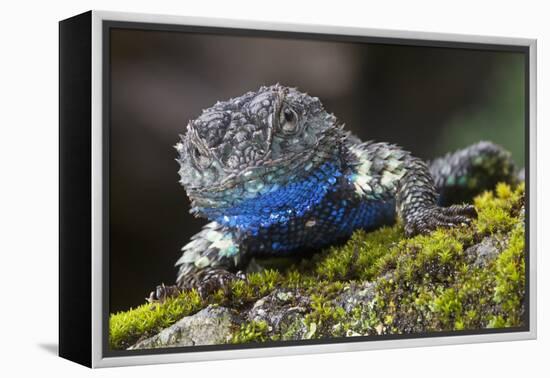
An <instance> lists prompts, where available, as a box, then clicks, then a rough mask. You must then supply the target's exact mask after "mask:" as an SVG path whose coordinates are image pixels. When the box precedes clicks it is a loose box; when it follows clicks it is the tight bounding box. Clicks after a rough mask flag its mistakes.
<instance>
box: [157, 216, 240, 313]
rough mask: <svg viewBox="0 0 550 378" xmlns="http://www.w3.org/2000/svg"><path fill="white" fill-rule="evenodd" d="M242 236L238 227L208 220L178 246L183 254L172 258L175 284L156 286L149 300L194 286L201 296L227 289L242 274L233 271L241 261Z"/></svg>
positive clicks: (168, 295)
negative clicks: (230, 226) (178, 257)
mask: <svg viewBox="0 0 550 378" xmlns="http://www.w3.org/2000/svg"><path fill="white" fill-rule="evenodd" d="M242 239H243V238H242V235H240V233H239V232H238V231H233V230H230V229H228V228H227V227H224V226H222V225H220V224H219V223H217V222H210V223H208V224H207V225H206V226H204V227H203V229H202V230H201V231H200V232H199V233H197V234H195V235H194V236H193V237H192V238H191V241H190V242H189V243H188V244H186V245H185V246H184V247H183V248H182V251H183V255H182V256H181V257H180V259H179V260H178V261H177V262H176V266H179V272H178V277H177V280H176V284H175V285H172V286H164V285H160V286H157V288H156V290H155V291H154V292H152V293H151V295H150V297H149V301H153V302H154V301H163V300H165V299H166V298H167V297H170V296H174V295H177V294H179V293H180V292H181V291H182V290H191V289H196V290H197V291H198V292H199V294H200V295H201V297H202V298H205V297H206V296H208V294H210V293H212V292H214V291H216V290H218V289H223V290H227V289H228V287H229V283H230V282H231V281H233V280H236V279H243V278H244V275H243V274H242V273H240V272H236V273H234V272H235V271H236V269H238V268H239V267H240V266H242V265H243V263H244V257H245V248H244V247H243V246H242V245H241V243H240V241H241V240H242Z"/></svg>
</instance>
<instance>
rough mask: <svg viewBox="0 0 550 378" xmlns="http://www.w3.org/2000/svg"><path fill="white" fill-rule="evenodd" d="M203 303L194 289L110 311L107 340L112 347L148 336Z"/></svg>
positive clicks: (118, 346) (191, 311)
mask: <svg viewBox="0 0 550 378" xmlns="http://www.w3.org/2000/svg"><path fill="white" fill-rule="evenodd" d="M202 306H203V303H202V301H201V298H200V296H199V294H198V293H197V291H195V290H193V291H189V292H185V293H182V294H181V295H180V296H178V297H177V298H169V299H167V300H166V302H164V303H163V304H144V305H141V306H139V307H137V308H135V309H131V310H129V311H125V312H119V313H116V314H113V315H111V317H110V319H109V344H110V346H111V348H113V349H122V348H127V347H129V346H130V345H132V344H133V343H135V342H136V341H137V340H138V339H140V338H142V337H147V336H152V335H153V334H154V333H156V332H158V331H160V330H161V329H163V328H166V327H168V326H170V325H172V324H173V323H175V322H176V321H178V320H179V319H181V318H182V317H184V316H187V315H190V314H192V313H194V312H197V311H198V310H200V309H201V308H202Z"/></svg>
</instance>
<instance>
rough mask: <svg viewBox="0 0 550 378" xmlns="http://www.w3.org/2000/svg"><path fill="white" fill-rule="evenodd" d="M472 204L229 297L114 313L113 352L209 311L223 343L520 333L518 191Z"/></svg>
mask: <svg viewBox="0 0 550 378" xmlns="http://www.w3.org/2000/svg"><path fill="white" fill-rule="evenodd" d="M474 204H475V207H476V209H477V211H478V218H477V219H476V220H475V221H474V222H472V224H471V225H469V226H462V227H457V228H453V229H439V230H436V231H434V232H432V233H431V234H429V235H419V236H416V237H413V238H406V237H405V235H404V232H403V228H402V226H401V225H400V224H396V225H395V226H392V227H384V228H381V229H379V230H376V231H373V232H369V233H366V232H364V231H360V230H359V231H356V232H355V233H354V234H353V236H352V237H351V238H350V240H348V241H347V242H346V243H345V244H344V245H341V246H334V247H331V248H328V249H326V250H324V251H321V252H320V253H318V254H316V255H314V256H312V257H311V258H308V259H303V260H301V261H290V262H287V265H288V266H287V267H285V268H282V267H281V264H280V261H279V262H278V263H277V265H278V267H279V268H278V269H273V268H267V267H265V265H266V264H267V263H266V262H262V261H259V262H257V263H259V264H260V265H264V268H263V270H262V269H260V271H259V272H255V273H249V274H248V275H247V278H246V280H241V281H234V282H233V283H232V284H231V287H230V293H229V294H227V293H223V292H222V291H219V292H217V293H214V294H212V295H210V296H209V297H208V298H206V299H201V298H200V297H199V295H198V294H197V292H196V291H189V292H185V293H182V294H181V295H180V296H178V297H177V298H170V299H168V300H167V301H166V302H164V303H162V304H144V305H142V306H140V307H138V308H136V309H131V310H129V311H126V312H121V313H117V314H113V315H111V317H110V338H109V341H110V346H111V347H112V348H113V349H125V348H128V347H130V346H132V345H134V344H135V343H136V342H138V341H140V342H141V344H140V345H149V346H148V347H158V346H160V347H166V346H171V344H170V343H164V344H162V345H158V343H147V342H145V343H143V341H144V340H146V339H147V338H150V337H154V336H155V335H157V334H159V332H161V331H162V330H163V329H166V328H168V327H170V326H171V325H173V324H175V323H177V322H178V321H180V320H181V319H182V318H184V317H192V316H194V315H193V314H195V313H197V312H199V311H200V310H202V309H205V308H207V307H208V306H210V308H212V306H214V307H219V308H221V309H223V311H222V312H223V313H224V314H232V316H230V317H228V318H227V319H231V324H230V325H229V326H228V327H229V336H227V337H224V338H223V340H224V341H223V342H227V343H247V342H264V341H269V340H300V339H312V338H330V337H343V336H344V337H352V336H359V335H361V336H370V335H380V334H411V333H419V332H443V331H445V332H448V331H461V330H478V329H483V328H502V327H521V326H523V325H524V321H525V319H524V310H525V309H524V293H525V256H524V246H525V230H524V185H523V184H520V185H519V186H517V187H516V188H514V189H512V188H511V187H510V186H508V185H506V184H499V185H498V186H497V187H496V189H495V191H494V192H486V193H483V194H482V195H480V196H478V197H476V198H475V200H474ZM255 266H256V269H257V268H258V265H255ZM193 319H194V321H188V322H184V323H185V324H197V321H196V319H195V318H193ZM193 319H192V320H193ZM224 324H225V323H224ZM179 332H181V330H180V331H179ZM169 336H170V335H167V331H165V332H164V333H163V337H164V340H170V337H169ZM158 339H159V338H158V337H157V338H156V339H155V340H158ZM216 343H218V342H216Z"/></svg>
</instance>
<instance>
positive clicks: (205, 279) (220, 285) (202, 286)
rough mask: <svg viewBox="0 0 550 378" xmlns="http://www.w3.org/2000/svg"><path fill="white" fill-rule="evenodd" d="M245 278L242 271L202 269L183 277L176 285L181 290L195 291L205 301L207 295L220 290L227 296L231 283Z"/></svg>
mask: <svg viewBox="0 0 550 378" xmlns="http://www.w3.org/2000/svg"><path fill="white" fill-rule="evenodd" d="M245 278H246V277H245V275H244V273H243V272H242V271H238V272H237V273H231V272H229V271H227V270H225V269H204V270H200V271H197V272H195V273H193V274H188V275H185V276H183V278H182V280H181V281H180V282H178V285H179V286H180V287H181V288H182V289H196V290H197V291H198V292H199V295H200V296H201V298H202V299H206V297H208V295H210V294H212V293H214V292H216V291H218V290H219V289H222V290H223V291H224V293H225V294H229V291H230V289H231V286H230V284H231V282H232V281H235V280H244V279H245Z"/></svg>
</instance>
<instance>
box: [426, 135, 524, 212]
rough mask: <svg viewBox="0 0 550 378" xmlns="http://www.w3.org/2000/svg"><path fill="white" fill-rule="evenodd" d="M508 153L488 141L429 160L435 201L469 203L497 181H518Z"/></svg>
mask: <svg viewBox="0 0 550 378" xmlns="http://www.w3.org/2000/svg"><path fill="white" fill-rule="evenodd" d="M520 172H521V171H518V169H517V168H516V165H515V164H514V162H513V160H512V157H511V154H510V152H508V151H506V150H505V149H504V148H502V147H501V146H498V145H496V144H494V143H491V142H485V141H483V142H478V143H476V144H473V145H471V146H469V147H467V148H465V149H462V150H458V151H456V152H453V153H449V154H447V155H445V156H443V157H440V158H437V159H435V160H434V161H432V162H431V163H430V173H431V174H432V176H433V178H434V182H435V186H436V189H437V191H438V193H439V200H438V204H439V205H440V206H448V205H451V204H454V203H463V202H471V201H472V199H473V197H474V196H476V195H477V194H479V193H481V192H483V191H485V190H492V189H494V188H495V186H496V184H497V183H499V182H505V183H509V184H512V185H515V184H517V183H518V182H519V181H520V180H521V173H520Z"/></svg>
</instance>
